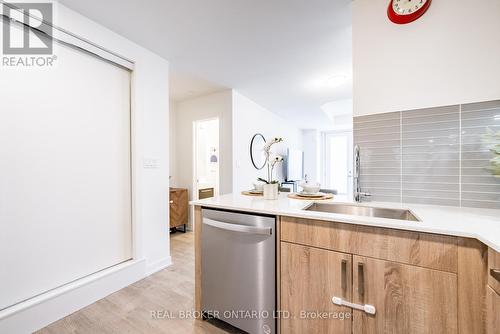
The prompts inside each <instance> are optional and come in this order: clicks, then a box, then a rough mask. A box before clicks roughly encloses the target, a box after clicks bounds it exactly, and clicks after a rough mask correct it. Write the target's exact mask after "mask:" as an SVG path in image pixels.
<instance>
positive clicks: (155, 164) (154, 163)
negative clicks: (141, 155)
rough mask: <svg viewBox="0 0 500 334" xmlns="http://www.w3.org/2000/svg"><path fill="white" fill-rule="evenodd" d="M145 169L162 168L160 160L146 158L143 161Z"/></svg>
mask: <svg viewBox="0 0 500 334" xmlns="http://www.w3.org/2000/svg"><path fill="white" fill-rule="evenodd" d="M142 166H143V168H144V169H158V168H160V160H158V159H154V158H145V159H144V160H143V161H142Z"/></svg>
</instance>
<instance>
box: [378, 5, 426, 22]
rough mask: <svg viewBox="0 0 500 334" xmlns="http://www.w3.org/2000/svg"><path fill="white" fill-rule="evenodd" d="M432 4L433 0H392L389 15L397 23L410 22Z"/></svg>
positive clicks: (388, 10) (388, 9)
mask: <svg viewBox="0 0 500 334" xmlns="http://www.w3.org/2000/svg"><path fill="white" fill-rule="evenodd" d="M430 5H431V0H391V2H390V3H389V8H387V16H388V17H389V20H391V21H392V22H394V23H397V24H406V23H410V22H413V21H415V20H417V19H419V18H420V17H421V16H422V15H424V13H425V12H426V11H427V9H429V7H430Z"/></svg>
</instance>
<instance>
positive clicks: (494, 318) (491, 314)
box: [486, 248, 500, 334]
mask: <svg viewBox="0 0 500 334" xmlns="http://www.w3.org/2000/svg"><path fill="white" fill-rule="evenodd" d="M486 329H487V330H486V333H487V334H500V254H499V253H497V252H495V251H494V250H493V249H491V248H489V250H488V286H487V288H486Z"/></svg>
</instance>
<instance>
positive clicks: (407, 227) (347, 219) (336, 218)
mask: <svg viewBox="0 0 500 334" xmlns="http://www.w3.org/2000/svg"><path fill="white" fill-rule="evenodd" d="M310 203H311V202H305V203H304V207H305V206H307V205H309V204H310ZM189 204H190V205H192V206H200V207H204V208H211V209H223V210H231V211H239V212H249V213H258V214H265V215H273V216H287V217H294V218H305V219H313V220H322V221H330V222H337V223H345V224H353V225H362V226H370V227H380V228H388V229H395V230H402V231H413V232H422V233H431V234H439V235H445V236H452V237H462V238H472V239H476V240H478V241H480V242H482V243H483V244H485V245H486V246H488V247H490V248H492V249H493V250H495V251H496V252H498V253H500V244H497V243H495V242H493V241H492V240H489V239H488V238H487V237H485V236H484V235H483V234H479V233H477V232H468V231H462V230H450V229H449V228H446V229H443V228H439V227H429V226H422V225H419V223H418V222H406V221H400V220H393V222H387V219H383V218H373V217H370V218H368V217H367V218H364V217H359V216H349V215H340V214H328V216H330V217H328V216H327V215H317V214H315V213H314V212H310V211H303V210H293V211H284V210H283V211H282V210H266V209H251V208H244V207H238V206H234V205H225V204H220V203H210V202H200V201H191V202H189ZM368 220H369V221H368ZM397 222H399V224H398V223H397Z"/></svg>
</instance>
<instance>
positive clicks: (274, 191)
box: [264, 183, 278, 199]
mask: <svg viewBox="0 0 500 334" xmlns="http://www.w3.org/2000/svg"><path fill="white" fill-rule="evenodd" d="M264 199H278V184H277V183H272V184H264Z"/></svg>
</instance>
